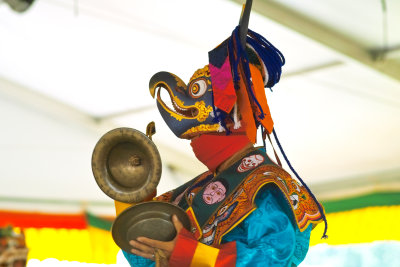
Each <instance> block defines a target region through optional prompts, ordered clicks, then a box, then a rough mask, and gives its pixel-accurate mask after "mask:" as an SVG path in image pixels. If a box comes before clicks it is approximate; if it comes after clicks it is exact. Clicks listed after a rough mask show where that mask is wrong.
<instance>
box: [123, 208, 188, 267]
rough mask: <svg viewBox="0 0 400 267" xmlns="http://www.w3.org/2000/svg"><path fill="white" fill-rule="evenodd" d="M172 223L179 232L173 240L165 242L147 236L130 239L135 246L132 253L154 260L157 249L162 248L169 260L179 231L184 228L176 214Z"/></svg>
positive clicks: (130, 242)
mask: <svg viewBox="0 0 400 267" xmlns="http://www.w3.org/2000/svg"><path fill="white" fill-rule="evenodd" d="M172 223H173V224H174V226H175V230H176V233H177V234H176V236H175V238H174V239H173V240H171V241H168V242H163V241H158V240H154V239H150V238H147V237H138V238H137V240H131V241H129V244H131V246H132V247H134V248H133V249H131V253H132V254H135V255H138V256H141V257H143V258H146V259H150V260H153V261H154V260H155V257H156V250H159V251H160V250H161V253H162V254H164V255H162V256H163V257H165V258H167V260H169V258H170V257H171V254H172V251H173V250H174V248H175V245H176V240H177V238H178V233H179V231H180V230H181V229H182V228H183V225H182V223H181V222H180V221H179V219H178V217H177V216H176V215H173V216H172ZM161 253H160V254H161Z"/></svg>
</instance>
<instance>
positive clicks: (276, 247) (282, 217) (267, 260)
mask: <svg viewBox="0 0 400 267" xmlns="http://www.w3.org/2000/svg"><path fill="white" fill-rule="evenodd" d="M256 205H257V209H256V210H255V211H253V213H251V214H250V215H249V216H248V217H247V218H246V219H245V220H244V221H243V222H241V223H240V224H239V225H238V226H236V227H235V228H234V229H233V230H232V231H231V232H229V233H228V234H227V235H225V236H224V237H223V239H222V243H227V242H232V241H236V248H237V259H236V266H237V267H245V266H248V267H250V266H251V267H258V266H263V267H287V266H288V267H292V266H297V265H299V264H300V263H301V262H302V261H303V259H304V258H305V256H306V254H307V251H308V246H309V239H310V233H311V225H310V226H309V227H308V228H307V229H306V230H305V231H304V232H300V230H299V229H298V227H297V226H296V225H294V224H293V223H292V221H291V218H290V216H291V215H289V214H290V213H289V212H291V211H290V209H289V207H288V206H287V205H288V204H287V203H286V202H285V200H284V199H283V197H282V196H281V195H280V193H279V192H277V190H276V189H274V188H268V189H264V190H262V191H261V192H259V194H258V195H257V198H256ZM124 255H125V258H126V259H127V260H128V262H129V264H130V265H131V266H132V267H142V266H143V267H144V266H154V265H155V264H154V262H153V261H151V260H148V259H145V258H142V257H139V256H136V255H133V254H130V253H126V252H125V251H124Z"/></svg>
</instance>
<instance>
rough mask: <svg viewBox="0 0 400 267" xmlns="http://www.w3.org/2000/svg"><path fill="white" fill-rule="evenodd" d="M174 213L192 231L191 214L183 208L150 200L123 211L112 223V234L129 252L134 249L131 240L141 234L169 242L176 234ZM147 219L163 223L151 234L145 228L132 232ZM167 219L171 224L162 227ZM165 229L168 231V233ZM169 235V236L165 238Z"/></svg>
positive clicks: (120, 245)
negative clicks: (173, 219) (173, 220)
mask: <svg viewBox="0 0 400 267" xmlns="http://www.w3.org/2000/svg"><path fill="white" fill-rule="evenodd" d="M144 213H147V214H150V215H149V216H147V218H146V214H144ZM174 214H175V215H177V217H178V219H179V220H180V221H181V223H182V225H183V227H184V228H185V229H186V230H188V231H190V229H191V222H190V219H189V216H188V215H187V214H186V212H185V211H184V210H183V209H182V208H180V207H178V206H176V205H173V204H171V203H168V202H161V201H149V202H143V203H139V204H136V205H134V206H131V207H129V208H127V209H126V210H124V211H123V212H121V213H120V214H119V215H118V216H117V218H116V219H115V220H114V222H113V224H112V227H111V235H112V237H113V240H114V242H115V243H116V244H117V246H118V247H120V248H121V249H122V250H124V251H128V252H129V251H130V250H131V249H132V247H131V245H130V244H129V241H130V240H134V239H136V238H137V237H140V236H144V237H148V238H151V239H155V240H160V241H166V242H168V241H171V240H172V239H173V238H174V237H175V236H176V230H175V228H174V226H173V222H172V215H174ZM166 218H167V219H166ZM146 219H160V222H158V223H157V224H159V223H161V224H159V225H157V227H156V228H154V230H153V231H152V234H151V235H149V236H147V235H146V233H149V232H150V231H149V230H147V231H146V230H144V229H143V231H138V232H136V233H132V231H133V230H138V229H139V228H137V227H136V228H135V226H136V225H137V224H140V223H144V224H145V223H146ZM161 220H164V222H161ZM166 220H168V224H169V225H168V227H166V228H162V226H161V225H164V226H166V224H165V222H166ZM142 225H143V224H142ZM139 227H140V226H139ZM165 231H167V233H166V232H165ZM167 236H168V238H165V237H167Z"/></svg>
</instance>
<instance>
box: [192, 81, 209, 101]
mask: <svg viewBox="0 0 400 267" xmlns="http://www.w3.org/2000/svg"><path fill="white" fill-rule="evenodd" d="M206 91H207V82H206V81H205V80H204V79H199V80H197V81H195V82H193V83H192V85H190V88H189V94H190V96H191V97H193V98H199V97H201V96H203V95H204V94H205V92H206Z"/></svg>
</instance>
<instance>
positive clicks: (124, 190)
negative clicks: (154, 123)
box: [92, 127, 162, 203]
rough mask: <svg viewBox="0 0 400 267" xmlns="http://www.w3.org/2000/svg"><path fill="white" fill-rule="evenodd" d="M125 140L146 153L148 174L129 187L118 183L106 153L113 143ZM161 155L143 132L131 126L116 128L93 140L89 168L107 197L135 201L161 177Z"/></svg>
mask: <svg viewBox="0 0 400 267" xmlns="http://www.w3.org/2000/svg"><path fill="white" fill-rule="evenodd" d="M123 143H129V144H131V145H132V144H133V146H134V147H136V148H137V151H140V153H142V154H144V155H146V156H147V159H146V160H147V161H148V162H147V164H148V165H149V166H148V176H147V179H145V182H144V183H143V185H142V186H139V187H137V188H132V187H129V186H126V184H125V185H124V184H123V183H122V184H121V183H120V182H119V181H118V179H117V178H116V177H114V176H113V174H112V172H111V171H110V167H109V157H110V153H111V151H112V150H113V148H115V147H116V146H118V145H120V144H123ZM161 169H162V168H161V158H160V154H159V152H158V150H157V147H156V146H155V145H154V143H153V142H152V141H151V140H150V139H149V138H148V137H147V136H146V135H144V134H143V133H141V132H140V131H138V130H136V129H133V128H126V127H122V128H116V129H113V130H111V131H109V132H107V133H106V134H104V135H103V136H102V137H101V138H100V139H99V141H98V142H97V144H96V146H95V148H94V150H93V154H92V172H93V176H94V178H95V181H96V183H97V185H98V186H99V187H100V189H101V190H102V191H103V192H104V193H105V194H106V195H107V196H109V197H110V198H112V199H114V200H117V201H120V202H124V203H137V202H141V201H143V200H144V199H145V198H147V197H148V196H149V195H150V194H151V193H153V192H154V191H155V190H156V188H157V185H158V183H159V181H160V177H161Z"/></svg>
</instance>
